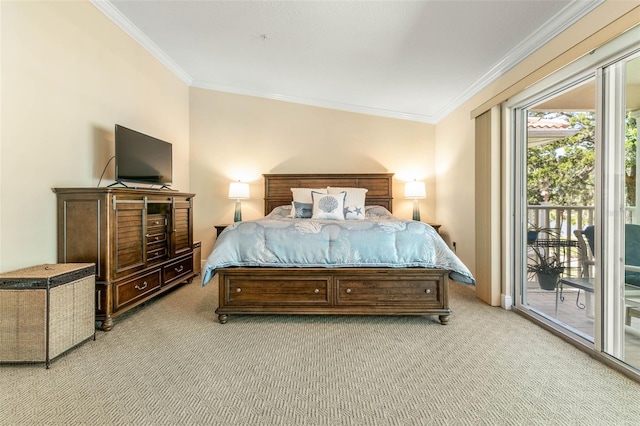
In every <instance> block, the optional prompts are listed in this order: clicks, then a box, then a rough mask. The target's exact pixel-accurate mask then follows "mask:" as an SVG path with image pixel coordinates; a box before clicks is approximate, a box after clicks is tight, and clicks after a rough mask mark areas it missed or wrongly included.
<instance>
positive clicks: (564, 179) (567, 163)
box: [527, 112, 595, 206]
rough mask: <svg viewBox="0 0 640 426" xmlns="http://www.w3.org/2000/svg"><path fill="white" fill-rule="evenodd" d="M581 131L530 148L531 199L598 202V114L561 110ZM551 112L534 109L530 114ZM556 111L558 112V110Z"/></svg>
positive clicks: (556, 202)
mask: <svg viewBox="0 0 640 426" xmlns="http://www.w3.org/2000/svg"><path fill="white" fill-rule="evenodd" d="M560 114H561V115H563V116H565V117H567V118H568V121H569V124H570V126H571V127H572V128H574V129H575V128H577V129H579V130H578V132H577V133H576V134H575V135H573V136H570V137H568V138H564V139H559V140H556V141H553V142H551V143H547V144H544V145H538V146H534V147H531V148H529V149H528V150H527V201H528V203H529V204H530V205H535V204H540V203H541V202H543V201H546V202H549V203H551V204H554V205H567V206H568V205H581V206H589V205H593V204H594V181H595V179H594V177H595V149H594V148H595V114H594V113H592V112H572V113H560ZM532 115H533V116H548V115H549V113H533V114H530V116H532ZM554 115H558V114H557V113H554Z"/></svg>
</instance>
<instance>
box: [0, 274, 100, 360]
mask: <svg viewBox="0 0 640 426" xmlns="http://www.w3.org/2000/svg"><path fill="white" fill-rule="evenodd" d="M91 337H93V338H94V339H95V266H94V264H93V263H63V264H48V265H39V266H33V267H30V268H25V269H20V270H17V271H12V272H7V273H3V274H0V362H44V363H46V366H47V368H49V365H50V363H51V360H52V359H54V358H55V357H57V356H58V355H60V354H62V353H63V352H65V351H67V350H69V349H71V348H73V347H75V346H77V345H78V344H80V343H82V342H84V341H85V340H88V339H89V338H91Z"/></svg>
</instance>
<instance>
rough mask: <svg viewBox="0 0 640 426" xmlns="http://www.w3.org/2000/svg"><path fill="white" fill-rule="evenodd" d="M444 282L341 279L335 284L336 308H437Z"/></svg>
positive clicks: (432, 278) (436, 279)
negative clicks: (373, 304)
mask: <svg viewBox="0 0 640 426" xmlns="http://www.w3.org/2000/svg"><path fill="white" fill-rule="evenodd" d="M443 285H444V282H443V280H442V279H441V278H440V277H439V276H437V275H433V276H429V275H427V276H424V277H420V278H417V277H415V276H413V277H409V276H408V277H406V279H404V278H402V277H399V278H385V277H379V276H372V277H367V276H354V277H349V276H345V277H340V278H338V279H337V282H336V286H337V287H336V290H337V299H338V300H337V301H338V304H339V305H359V304H371V303H376V304H379V305H384V304H387V303H388V304H393V305H398V304H406V305H412V304H419V305H420V306H424V305H433V306H434V307H437V306H440V305H441V304H442V303H443V302H442V300H443V292H442V289H443Z"/></svg>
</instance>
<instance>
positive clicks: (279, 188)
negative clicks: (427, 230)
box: [263, 173, 393, 215]
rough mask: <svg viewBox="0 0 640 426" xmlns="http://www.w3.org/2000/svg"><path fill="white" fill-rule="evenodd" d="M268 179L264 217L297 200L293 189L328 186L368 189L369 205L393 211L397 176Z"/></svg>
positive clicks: (279, 176) (282, 176) (272, 176)
mask: <svg viewBox="0 0 640 426" xmlns="http://www.w3.org/2000/svg"><path fill="white" fill-rule="evenodd" d="M263 176H264V214H265V215H267V214H269V213H270V212H271V211H272V210H273V209H274V208H276V207H278V206H284V205H289V204H291V202H292V201H293V194H292V193H291V188H326V187H327V186H337V187H348V188H367V189H368V190H369V191H368V192H367V198H366V203H367V205H368V206H382V207H385V208H386V209H387V210H389V211H393V210H392V207H393V206H392V204H393V192H392V186H393V185H392V178H393V173H355V174H323V175H318V174H266V175H263Z"/></svg>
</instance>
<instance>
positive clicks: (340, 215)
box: [311, 191, 347, 220]
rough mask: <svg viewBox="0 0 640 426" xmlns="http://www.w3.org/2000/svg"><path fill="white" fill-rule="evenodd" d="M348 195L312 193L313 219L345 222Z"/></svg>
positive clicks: (342, 193)
mask: <svg viewBox="0 0 640 426" xmlns="http://www.w3.org/2000/svg"><path fill="white" fill-rule="evenodd" d="M346 195H347V194H346V193H345V192H341V193H340V194H322V193H320V192H316V191H312V192H311V198H313V216H311V217H312V218H313V219H331V220H344V198H345V196H346Z"/></svg>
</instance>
